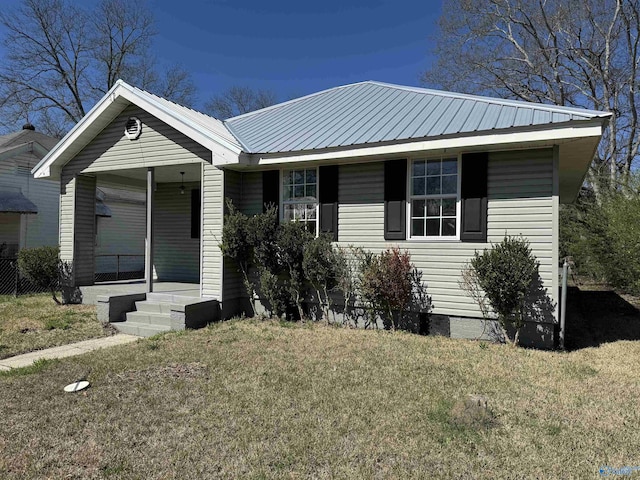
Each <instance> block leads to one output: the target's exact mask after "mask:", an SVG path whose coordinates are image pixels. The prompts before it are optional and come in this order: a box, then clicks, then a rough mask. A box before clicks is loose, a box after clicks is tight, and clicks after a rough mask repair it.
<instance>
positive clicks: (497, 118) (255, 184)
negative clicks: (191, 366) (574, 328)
mask: <svg viewBox="0 0 640 480" xmlns="http://www.w3.org/2000/svg"><path fill="white" fill-rule="evenodd" d="M609 116H610V114H608V113H604V112H597V111H588V110H580V109H574V108H567V107H558V106H550V105H541V104H534V103H525V102H516V101H511V100H502V99H495V98H486V97H480V96H471V95H462V94H457V93H450V92H441V91H435V90H427V89H421V88H412V87H402V86H396V85H389V84H383V83H378V82H363V83H357V84H353V85H346V86H342V87H337V88H333V89H330V90H326V91H323V92H319V93H316V94H313V95H309V96H306V97H302V98H298V99H294V100H291V101H288V102H285V103H282V104H279V105H274V106H272V107H269V108H266V109H263V110H259V111H256V112H252V113H248V114H245V115H241V116H238V117H235V118H231V119H229V120H227V121H225V122H222V121H219V120H216V119H214V118H211V117H209V116H207V115H204V114H202V113H199V112H196V111H193V110H191V109H188V108H185V107H182V106H179V105H176V104H174V103H172V102H169V101H168V100H165V99H163V98H159V97H157V96H154V95H152V94H150V93H147V92H144V91H142V90H139V89H137V88H135V87H132V86H129V85H127V84H126V83H124V82H122V81H119V82H118V83H117V84H116V85H115V86H114V87H113V88H112V89H111V90H110V91H109V93H108V94H107V95H106V96H105V97H104V98H103V99H102V100H100V101H99V102H98V103H97V105H96V106H95V107H94V108H93V109H92V110H91V111H90V112H89V113H88V114H87V116H86V117H85V118H83V119H82V120H81V121H80V122H79V123H78V124H77V125H76V126H75V127H74V129H73V130H72V131H71V132H70V133H69V134H68V135H67V136H66V137H65V138H64V139H63V140H62V141H61V142H60V143H59V144H58V145H57V146H56V147H55V148H54V149H53V150H52V151H51V152H50V153H49V154H48V155H47V156H46V157H45V158H44V159H43V160H42V162H40V164H39V165H38V166H37V167H36V168H35V169H34V170H33V172H34V174H35V177H37V178H50V179H55V180H60V181H61V185H62V187H61V188H62V197H61V198H62V204H61V213H62V217H61V218H62V221H61V226H60V228H61V230H60V238H61V255H62V256H63V257H64V258H66V259H68V260H72V261H73V262H74V265H75V282H76V284H77V285H90V284H92V283H93V281H94V273H95V272H94V261H93V258H94V256H95V255H96V248H95V245H94V243H93V241H92V238H93V236H94V230H93V229H94V222H92V221H91V219H92V218H93V215H94V204H93V202H91V201H87V200H89V199H92V198H94V196H95V189H96V184H97V182H101V181H105V180H109V181H110V182H117V181H120V182H123V183H124V184H128V185H134V184H135V185H138V186H140V187H141V188H142V187H143V186H144V185H146V190H147V208H148V212H149V215H147V221H148V222H149V225H148V227H147V228H148V232H149V233H148V235H149V238H148V242H147V247H148V248H147V258H148V259H149V260H148V261H147V267H148V268H147V273H146V285H147V291H149V292H150V291H151V290H152V288H153V281H152V280H153V278H155V279H156V280H157V281H180V282H194V283H198V284H199V286H198V287H197V288H198V290H199V295H200V297H202V298H203V299H215V300H216V301H217V302H218V303H219V305H220V306H221V314H222V316H223V317H228V316H230V315H232V314H234V313H237V312H239V311H240V310H241V309H242V306H243V305H244V304H245V302H246V298H245V295H244V291H243V288H242V284H241V282H240V281H239V278H238V275H237V273H236V272H235V268H234V266H233V265H231V264H229V262H225V261H223V257H222V254H221V252H220V249H219V247H218V244H219V242H220V238H221V233H222V225H223V211H224V199H225V197H229V198H231V199H232V200H233V201H234V203H235V204H236V205H237V206H238V207H239V208H240V210H242V211H244V212H246V213H248V214H252V213H257V212H261V211H262V209H263V205H264V204H265V203H269V202H274V203H276V204H278V205H279V206H280V216H281V220H282V221H289V220H292V219H296V220H299V221H304V222H306V223H308V224H309V226H310V228H311V229H312V230H315V231H316V232H319V231H325V232H330V233H332V234H333V236H334V239H335V240H336V241H337V242H338V244H339V245H356V246H362V247H364V248H367V249H370V250H373V251H381V250H383V249H385V248H387V247H390V246H394V245H398V246H399V247H400V248H401V249H403V250H408V251H409V252H410V254H411V259H412V261H413V262H414V263H415V265H416V266H417V267H418V269H420V270H422V272H423V280H424V281H425V282H426V284H427V285H428V291H429V293H430V294H431V295H432V297H433V304H434V309H433V313H434V323H437V324H438V325H439V328H441V329H442V330H443V331H444V332H445V333H448V334H450V335H451V336H457V337H476V336H477V335H480V334H481V333H482V325H483V322H482V321H480V320H479V317H480V312H479V311H478V308H477V306H476V305H475V304H474V303H473V301H472V299H470V298H469V297H467V296H466V295H465V294H464V292H463V291H461V289H460V287H459V285H458V281H459V280H460V273H461V269H462V268H463V266H464V265H465V263H466V262H467V261H468V260H469V259H470V258H471V257H472V256H473V254H474V252H475V251H478V250H482V249H485V248H487V247H489V246H490V244H491V242H499V241H500V240H501V239H502V238H503V237H504V235H505V234H509V235H522V236H524V237H525V238H527V239H528V240H529V241H530V243H531V247H532V250H533V253H534V254H535V255H536V256H537V258H538V260H539V261H540V276H541V282H542V284H541V288H542V290H541V292H542V294H543V297H544V302H543V303H544V305H543V306H542V307H541V311H539V312H537V314H536V315H535V318H531V319H530V320H532V321H531V322H529V324H528V325H527V327H526V328H525V331H524V332H523V336H522V337H521V339H522V341H523V343H530V344H537V345H542V346H551V345H552V344H553V342H554V331H555V324H557V317H558V308H557V304H558V301H559V280H558V274H559V272H558V262H559V258H558V213H559V204H560V203H567V202H572V201H574V200H575V198H576V196H577V193H578V191H579V189H580V186H581V185H582V182H583V179H584V176H585V173H586V171H587V169H588V166H589V164H590V162H591V159H592V158H593V154H594V152H595V149H596V147H597V145H598V143H599V141H600V137H601V135H602V132H603V129H604V128H605V127H606V125H607V121H608V118H609ZM185 189H186V190H187V193H188V194H184V190H185ZM150 267H153V268H150ZM172 314H173V313H172ZM211 315H213V313H211ZM113 318H116V319H120V318H117V315H116V316H115V317H113ZM127 318H129V317H127ZM172 318H173V317H172ZM151 320H152V318H151V317H147V318H146V321H151ZM127 323H128V322H127ZM140 331H142V330H140Z"/></svg>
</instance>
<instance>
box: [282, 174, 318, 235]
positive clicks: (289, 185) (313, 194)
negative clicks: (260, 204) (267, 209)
mask: <svg viewBox="0 0 640 480" xmlns="http://www.w3.org/2000/svg"><path fill="white" fill-rule="evenodd" d="M282 219H283V220H284V221H287V222H290V221H295V222H302V223H304V225H305V227H306V228H307V230H309V231H310V232H312V233H313V234H317V232H318V170H317V169H316V168H301V169H295V170H283V171H282Z"/></svg>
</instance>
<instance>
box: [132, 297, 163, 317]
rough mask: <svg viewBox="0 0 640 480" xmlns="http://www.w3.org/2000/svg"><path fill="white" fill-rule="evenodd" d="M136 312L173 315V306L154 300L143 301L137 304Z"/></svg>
mask: <svg viewBox="0 0 640 480" xmlns="http://www.w3.org/2000/svg"><path fill="white" fill-rule="evenodd" d="M136 311H138V312H149V313H166V314H169V313H171V304H170V303H166V302H154V301H152V300H143V301H140V302H136Z"/></svg>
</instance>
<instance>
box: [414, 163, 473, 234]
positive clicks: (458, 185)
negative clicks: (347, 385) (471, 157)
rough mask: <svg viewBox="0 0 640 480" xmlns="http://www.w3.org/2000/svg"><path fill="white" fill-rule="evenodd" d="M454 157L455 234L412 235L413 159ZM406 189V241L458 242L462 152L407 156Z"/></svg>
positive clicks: (460, 214) (460, 209) (420, 196)
mask: <svg viewBox="0 0 640 480" xmlns="http://www.w3.org/2000/svg"><path fill="white" fill-rule="evenodd" d="M454 157H455V158H456V161H457V169H458V172H457V175H458V178H457V182H456V183H457V185H456V189H457V192H456V234H455V235H451V236H443V235H438V236H433V235H430V236H426V235H422V236H417V235H412V232H411V226H412V225H411V200H412V197H413V195H412V194H411V192H412V190H411V178H412V173H413V163H414V162H415V161H421V160H424V161H425V162H426V161H427V160H444V159H446V158H454ZM406 189H407V190H406V191H407V198H406V204H407V209H406V210H407V212H406V220H407V224H406V225H407V230H408V231H407V236H406V238H407V241H413V242H460V226H461V220H462V218H461V217H462V199H461V193H462V192H461V190H462V154H461V153H457V154H455V155H454V154H451V155H447V154H442V155H415V156H411V157H409V158H408V162H407V184H406ZM417 198H427V197H425V196H422V195H419V196H418V197H417ZM432 198H443V197H442V196H436V195H433V196H432ZM439 218H442V217H439Z"/></svg>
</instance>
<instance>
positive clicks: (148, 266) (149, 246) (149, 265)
mask: <svg viewBox="0 0 640 480" xmlns="http://www.w3.org/2000/svg"><path fill="white" fill-rule="evenodd" d="M154 180H155V172H154V168H153V167H149V168H148V169H147V238H146V241H145V251H144V278H145V282H146V284H147V292H148V293H151V292H153V184H154Z"/></svg>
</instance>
